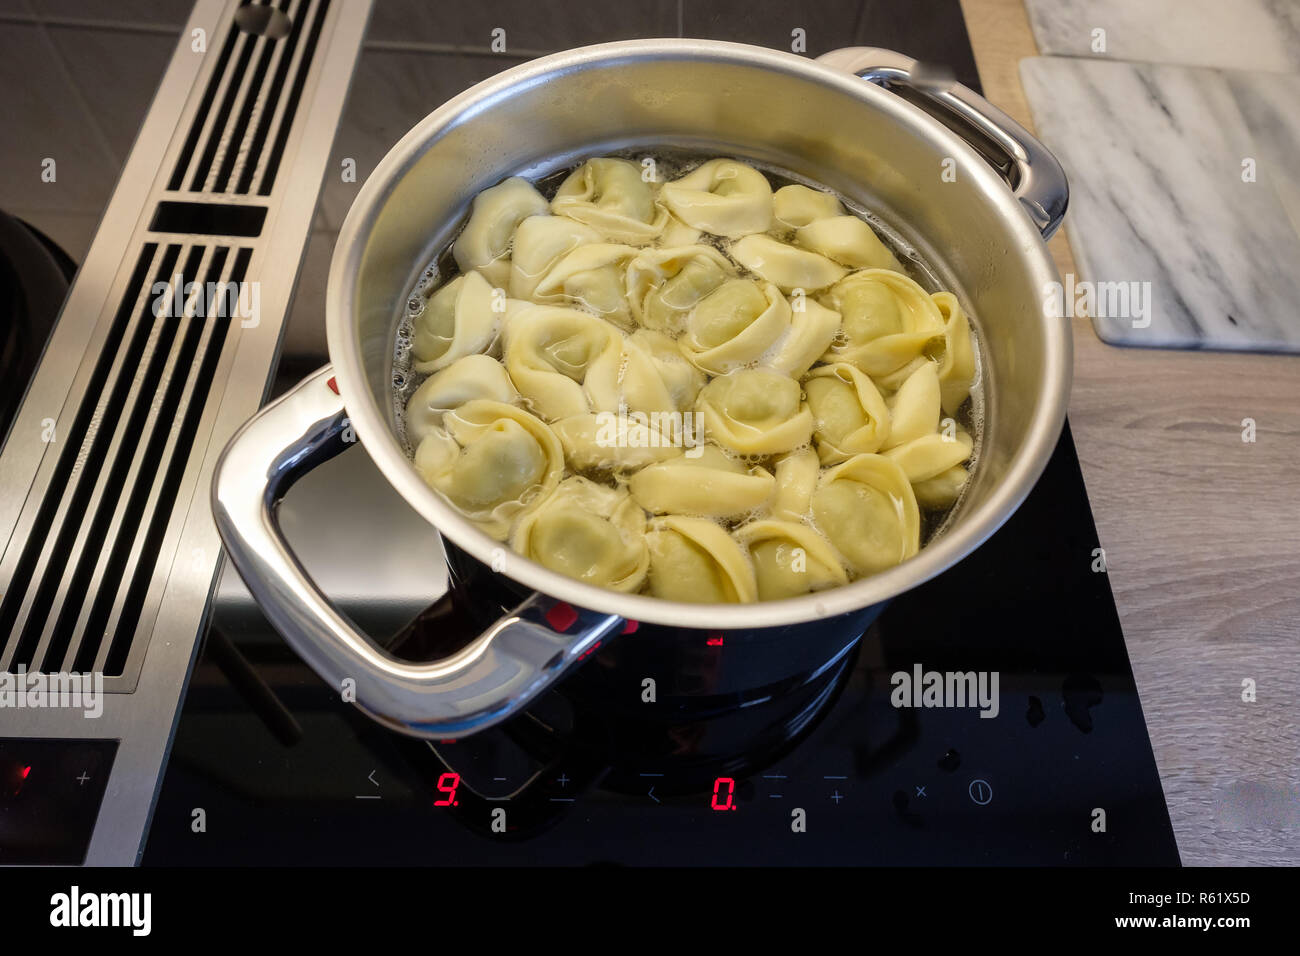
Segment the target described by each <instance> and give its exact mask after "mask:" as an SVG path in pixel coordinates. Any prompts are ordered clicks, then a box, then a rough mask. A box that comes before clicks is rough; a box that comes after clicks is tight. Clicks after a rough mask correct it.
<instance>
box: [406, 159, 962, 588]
mask: <svg viewBox="0 0 1300 956" xmlns="http://www.w3.org/2000/svg"><path fill="white" fill-rule="evenodd" d="M453 262H454V268H452V267H451V265H452V263H453ZM904 263H907V264H908V268H910V269H912V272H911V274H909V272H908V271H907V269H905V267H904ZM424 276H425V277H426V278H425V279H424V280H422V281H423V284H422V285H417V287H416V290H415V291H414V292H413V293H412V295H411V296H410V300H409V302H408V305H407V316H406V325H405V332H404V333H402V334H399V336H398V343H399V344H398V352H397V356H396V363H395V367H397V368H398V369H400V370H401V371H400V372H399V373H398V374H397V375H395V378H394V382H395V387H396V388H397V389H398V397H399V399H400V403H399V404H400V408H401V412H400V413H399V416H398V417H399V429H400V433H401V434H402V436H403V438H404V440H405V442H406V444H407V446H408V448H409V449H410V452H411V455H412V458H413V461H414V466H415V468H416V470H417V472H418V473H419V474H420V475H421V477H422V478H423V479H424V481H425V482H426V483H427V484H428V485H429V486H430V487H432V488H433V489H434V490H435V491H437V492H438V493H439V494H440V495H442V496H443V498H444V499H445V500H446V501H448V502H449V503H450V504H451V505H452V506H453V507H454V508H455V509H456V510H457V511H459V512H460V513H461V514H463V515H464V516H465V517H466V518H467V519H468V520H469V521H470V522H472V523H473V524H474V525H476V526H477V527H478V528H479V529H481V530H482V531H483V533H485V534H487V535H488V536H489V537H491V538H493V539H495V540H497V541H501V542H505V543H508V544H509V546H510V547H511V548H513V549H514V550H515V551H517V552H518V553H519V554H521V555H523V556H524V557H526V558H528V559H530V560H532V561H534V562H536V563H538V564H540V565H542V566H544V567H546V568H549V569H551V570H552V571H556V572H558V573H560V574H564V575H567V576H569V577H572V578H575V579H576V580H578V581H582V582H585V583H587V584H591V585H595V586H598V587H602V588H608V589H611V590H613V591H618V592H622V593H625V594H647V595H651V596H653V597H657V598H662V599H664V600H670V601H686V602H693V603H719V602H722V603H741V602H751V601H779V600H786V599H792V598H798V597H800V596H803V595H808V594H813V593H816V592H819V591H823V590H825V589H828V588H836V587H841V586H844V585H846V584H849V583H850V582H852V581H854V580H856V579H858V578H861V577H864V576H867V575H872V574H878V573H880V572H882V571H885V570H887V569H889V568H891V567H893V566H895V565H897V564H899V563H900V562H902V561H906V560H907V559H908V558H910V557H912V556H913V555H914V554H916V553H917V551H918V550H919V549H920V548H921V547H922V546H923V545H924V543H925V540H926V538H927V536H928V535H930V534H932V533H935V531H936V529H941V527H942V524H943V522H944V520H946V517H947V515H948V514H949V513H951V512H952V510H953V509H954V507H956V506H958V505H959V504H960V502H961V499H962V496H963V493H964V492H965V490H966V488H967V486H968V484H969V483H970V478H971V473H972V469H973V468H974V460H973V456H974V453H975V451H976V448H977V445H978V442H977V437H978V435H979V427H978V424H979V414H980V410H981V409H982V396H981V394H980V391H979V389H978V388H977V385H978V361H977V356H978V352H977V350H976V348H975V344H974V340H973V338H972V324H971V320H970V318H969V317H968V315H967V313H966V311H965V309H964V308H963V306H962V304H961V302H960V300H959V299H958V297H957V296H956V295H955V294H953V293H952V292H949V291H942V290H940V291H929V290H927V288H926V286H924V285H923V284H922V283H928V284H929V285H930V287H931V288H933V287H934V285H935V283H934V281H933V279H932V278H931V277H929V276H928V275H927V274H925V273H924V272H923V271H922V270H921V267H920V266H919V264H918V263H916V261H915V260H914V259H913V258H911V257H910V256H906V255H902V256H900V255H899V254H898V252H896V250H895V247H894V246H891V244H890V243H889V242H887V241H886V240H885V239H884V238H882V236H881V235H879V234H878V233H877V231H876V229H875V228H873V225H872V224H871V223H870V222H869V221H868V220H867V219H866V218H865V217H864V216H862V215H859V214H857V213H856V212H855V211H854V210H853V209H851V208H850V206H849V205H848V204H847V203H846V202H845V201H844V200H843V199H841V198H840V197H838V196H836V195H834V194H833V193H831V192H828V191H826V190H823V189H818V188H815V187H814V186H812V185H810V184H807V183H798V182H790V181H789V180H786V179H783V178H782V177H780V176H777V175H776V174H772V173H767V172H764V171H762V170H760V169H758V168H756V167H755V166H753V165H750V164H748V163H746V162H743V161H741V160H739V159H735V158H729V157H719V158H715V159H708V160H706V161H703V162H700V161H698V160H695V161H689V160H688V161H686V162H679V161H677V160H675V159H671V158H670V159H666V160H664V161H662V162H656V161H655V158H654V157H641V156H632V155H628V156H617V157H613V156H611V157H593V158H591V159H588V160H586V161H585V162H583V163H581V164H580V165H578V166H577V167H575V168H572V169H570V170H569V171H568V172H567V173H562V174H559V175H557V176H555V177H550V178H548V179H547V180H544V181H543V182H542V183H540V184H534V183H532V182H529V181H527V180H525V179H522V178H518V177H516V178H512V179H507V180H505V181H504V182H502V183H500V184H499V185H496V186H493V187H491V188H489V189H486V190H484V191H483V192H481V193H480V194H479V195H478V196H476V197H475V198H474V200H473V202H472V204H471V206H470V210H469V214H468V217H467V220H466V223H465V225H464V228H463V229H462V230H461V232H460V234H459V236H458V237H457V238H456V240H455V241H454V242H453V244H452V246H451V248H450V250H449V251H448V253H447V254H445V255H444V256H443V257H441V258H440V259H439V261H438V262H437V263H435V264H434V265H433V266H431V267H430V269H429V270H426V272H425V273H424ZM438 280H441V281H440V282H439V281H438Z"/></svg>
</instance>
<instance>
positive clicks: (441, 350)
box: [411, 272, 502, 372]
mask: <svg viewBox="0 0 1300 956" xmlns="http://www.w3.org/2000/svg"><path fill="white" fill-rule="evenodd" d="M492 299H493V297H492V287H491V286H489V285H488V282H487V280H486V279H484V278H483V277H482V276H481V275H479V274H478V273H477V272H467V273H465V275H463V276H457V277H456V278H455V279H452V280H451V281H450V282H448V283H447V284H446V285H445V286H443V287H442V288H441V289H439V290H438V291H437V292H435V293H434V294H433V295H432V296H430V298H429V301H428V302H427V303H426V304H425V306H424V311H422V312H421V313H420V314H419V315H417V316H416V317H415V319H414V320H413V325H414V333H415V334H414V336H413V338H412V341H411V359H412V362H411V366H412V367H413V368H414V369H415V370H416V371H417V372H436V371H438V369H441V368H446V367H447V366H448V365H450V364H451V363H452V362H455V361H456V360H457V359H460V358H464V357H465V356H467V355H474V354H476V353H478V352H485V351H487V350H489V349H490V348H491V347H492V346H493V345H494V343H495V342H496V339H497V335H498V333H499V332H500V328H501V318H502V315H501V313H500V312H498V311H497V310H496V308H495V303H494V302H493V301H492Z"/></svg>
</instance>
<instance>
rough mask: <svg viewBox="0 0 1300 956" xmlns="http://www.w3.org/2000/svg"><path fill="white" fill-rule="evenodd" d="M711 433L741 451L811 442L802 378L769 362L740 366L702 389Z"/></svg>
mask: <svg viewBox="0 0 1300 956" xmlns="http://www.w3.org/2000/svg"><path fill="white" fill-rule="evenodd" d="M696 407H697V408H698V409H699V411H700V413H701V414H702V415H703V416H704V427H705V430H706V431H707V433H708V435H709V437H710V438H712V439H713V440H714V441H715V442H717V443H718V444H719V445H721V446H722V447H724V448H727V449H730V450H731V451H733V452H735V453H736V454H737V455H774V454H777V453H779V452H783V451H793V450H794V449H795V448H798V447H799V446H800V445H806V444H808V442H809V440H810V439H811V438H812V432H813V414H812V412H811V411H809V409H808V404H807V403H806V402H805V401H804V400H803V394H802V390H801V389H800V388H799V383H798V382H796V381H795V380H794V379H792V378H790V376H788V375H784V374H782V373H781V372H778V371H775V370H774V369H769V368H753V369H741V370H740V371H738V372H732V373H730V374H728V375H721V376H719V377H718V378H715V379H714V380H713V381H711V382H710V383H709V384H708V385H705V386H704V388H703V389H701V390H700V397H699V400H698V402H697V403H696Z"/></svg>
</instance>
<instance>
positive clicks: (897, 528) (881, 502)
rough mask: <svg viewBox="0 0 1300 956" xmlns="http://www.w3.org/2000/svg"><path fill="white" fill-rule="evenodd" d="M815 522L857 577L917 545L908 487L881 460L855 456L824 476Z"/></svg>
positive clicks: (917, 523) (893, 465) (917, 521)
mask: <svg viewBox="0 0 1300 956" xmlns="http://www.w3.org/2000/svg"><path fill="white" fill-rule="evenodd" d="M812 513H813V520H814V521H815V522H816V523H817V527H818V528H820V529H821V532H822V534H824V535H825V536H826V537H827V539H828V540H829V541H830V543H831V544H832V545H834V547H835V549H836V550H837V551H838V552H839V553H840V554H841V555H842V556H843V557H844V560H845V562H846V563H847V564H848V567H849V569H850V570H851V571H853V572H854V573H856V574H877V573H879V572H881V571H884V570H887V569H888V568H892V567H893V566H894V565H896V564H899V563H901V562H903V561H906V560H907V559H908V558H910V557H911V556H912V555H914V554H916V552H917V550H918V549H919V548H920V546H921V513H920V509H919V508H918V507H917V504H916V494H915V493H914V492H913V491H912V485H911V482H909V481H908V479H907V475H906V474H904V473H903V469H902V468H901V467H899V465H898V463H897V462H895V461H893V460H891V459H889V458H886V457H885V456H883V455H872V454H864V455H854V456H853V457H852V458H850V459H849V460H848V461H846V462H843V463H842V464H839V465H835V466H834V467H832V468H830V469H828V470H827V471H825V472H823V473H822V476H821V478H820V479H819V480H818V483H817V490H816V491H814V492H813V496H812Z"/></svg>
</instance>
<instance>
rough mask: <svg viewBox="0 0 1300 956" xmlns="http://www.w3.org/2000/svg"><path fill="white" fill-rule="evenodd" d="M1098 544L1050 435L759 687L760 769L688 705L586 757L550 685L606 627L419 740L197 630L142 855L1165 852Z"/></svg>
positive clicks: (289, 665) (416, 859)
mask: <svg viewBox="0 0 1300 956" xmlns="http://www.w3.org/2000/svg"><path fill="white" fill-rule="evenodd" d="M1096 548H1097V537H1096V533H1095V531H1094V528H1093V523H1092V518H1091V514H1090V511H1089V508H1088V503H1087V497H1086V494H1085V492H1084V486H1083V481H1082V477H1081V474H1080V471H1079V466H1078V461H1077V458H1076V456H1075V453H1074V450H1073V445H1072V442H1071V439H1070V436H1069V434H1068V431H1067V433H1066V434H1065V436H1064V437H1063V438H1062V440H1061V443H1060V445H1059V446H1058V448H1057V450H1056V453H1055V455H1054V457H1053V458H1052V461H1051V463H1050V465H1049V466H1048V468H1047V471H1046V472H1045V474H1044V475H1043V478H1042V479H1041V480H1040V482H1039V483H1038V485H1037V487H1036V488H1035V490H1034V491H1033V493H1032V494H1031V495H1030V497H1029V499H1028V500H1027V501H1026V503H1025V504H1024V505H1023V506H1022V507H1021V509H1020V510H1019V511H1018V512H1017V513H1016V514H1015V515H1014V516H1013V517H1012V519H1011V520H1010V521H1009V522H1008V523H1007V524H1006V525H1005V526H1004V527H1003V528H1002V529H1001V530H1000V531H999V532H998V533H997V534H996V535H994V536H993V537H992V538H991V539H990V540H989V541H988V542H987V543H986V544H985V545H984V546H983V547H982V548H981V549H980V550H979V551H978V552H976V553H975V554H974V555H972V556H971V557H969V558H967V559H966V560H965V561H963V562H962V563H960V564H959V565H957V566H956V567H954V568H953V569H951V570H950V571H948V572H947V573H945V574H944V575H942V576H940V577H938V578H936V579H935V580H933V581H931V582H929V583H928V584H926V585H924V586H923V587H920V588H918V589H916V590H914V591H912V592H910V593H909V594H907V595H905V596H903V597H901V598H898V599H897V600H895V601H894V602H893V603H892V604H891V605H890V606H889V607H888V608H887V609H886V610H885V612H884V613H883V614H882V615H881V616H880V617H879V618H878V619H877V620H876V621H875V622H874V624H872V626H871V627H870V629H869V630H868V631H867V633H866V635H865V636H864V638H863V639H862V640H861V641H860V642H858V644H857V645H856V646H855V647H853V648H852V649H851V650H850V651H849V652H848V653H847V654H846V655H844V657H843V659H842V660H840V661H835V662H832V663H831V664H830V665H828V667H827V668H826V669H825V671H824V672H823V673H821V674H819V675H818V677H817V680H816V681H813V682H811V683H812V685H814V686H809V687H806V688H800V689H796V690H795V691H793V692H792V693H791V694H790V695H789V700H788V701H785V702H784V703H783V704H780V705H779V706H785V707H787V709H788V714H787V717H786V719H784V721H783V722H782V723H781V726H783V727H784V728H785V729H786V731H787V733H786V738H787V739H786V744H785V746H780V745H777V746H775V747H771V748H770V749H769V751H768V752H767V753H766V754H765V755H760V756H759V759H758V760H757V762H752V761H751V762H747V761H746V759H745V758H746V756H747V755H746V753H745V751H746V750H747V748H748V745H749V744H751V743H753V744H755V745H757V740H751V739H746V737H745V736H744V731H743V730H742V731H740V733H739V735H738V736H736V737H735V738H734V739H731V740H719V738H718V736H717V735H716V734H713V732H712V730H710V729H709V722H710V720H711V719H712V718H713V717H714V716H715V715H710V714H700V715H688V718H687V719H685V720H683V721H682V722H681V723H679V724H678V725H676V726H674V727H673V728H671V729H670V730H668V731H666V733H667V735H668V736H669V737H670V738H671V739H670V741H669V746H668V748H667V749H664V748H657V749H656V748H655V747H652V746H646V747H645V748H644V753H645V754H646V755H647V756H645V757H643V758H642V759H643V760H644V761H645V762H644V763H643V764H640V765H638V764H637V760H636V758H637V754H636V753H632V752H627V751H624V752H621V753H620V752H610V751H604V750H602V747H601V742H600V741H601V739H602V736H603V735H602V734H601V733H596V734H594V735H593V734H592V733H591V732H590V729H591V728H592V727H593V726H600V725H601V724H602V720H603V717H602V715H601V714H600V713H599V712H597V713H594V714H593V713H585V714H584V713H582V712H581V707H582V704H581V703H579V704H578V705H576V706H577V710H578V712H577V713H575V705H574V704H573V703H572V701H570V700H568V699H567V698H569V697H572V696H574V695H573V694H572V693H571V688H572V686H576V685H580V684H581V683H582V681H583V670H585V669H588V668H590V669H593V672H596V671H599V669H600V668H601V666H602V663H601V658H602V655H605V654H611V653H612V652H613V651H614V650H615V649H616V646H617V642H614V643H613V644H611V647H610V648H608V649H602V650H601V651H598V652H597V653H596V655H595V656H594V657H593V658H592V659H591V660H589V661H587V662H585V663H584V665H583V667H582V669H580V670H579V672H578V674H577V675H575V676H574V677H572V678H570V679H568V680H567V681H566V682H565V683H564V684H562V685H561V687H560V688H559V690H558V691H557V692H553V693H551V694H548V695H547V696H546V697H545V698H544V699H543V700H541V701H539V703H538V706H536V707H535V708H533V711H532V713H531V715H530V716H526V717H522V718H518V719H516V720H515V721H513V722H511V723H508V724H505V725H503V726H502V727H501V728H497V729H493V730H489V731H487V732H485V733H483V734H480V735H478V736H476V737H473V738H469V739H467V740H465V741H456V742H447V741H444V742H434V743H423V742H419V741H412V740H408V739H405V738H400V737H397V736H395V735H393V734H391V733H389V732H386V731H384V730H382V729H380V728H379V727H378V726H377V725H374V724H373V723H372V722H371V721H370V720H369V719H368V718H366V717H364V716H362V715H361V714H359V713H358V712H356V711H355V710H354V709H353V708H352V707H350V706H349V705H346V704H343V703H342V702H340V701H339V699H338V697H337V695H336V694H333V693H332V692H331V691H330V689H329V688H327V687H325V686H324V685H323V684H322V683H321V682H320V681H319V680H318V679H317V678H316V677H315V675H314V674H312V673H311V672H310V671H309V670H308V669H307V668H306V667H305V666H304V665H302V664H301V663H299V662H298V661H297V659H296V658H295V657H294V656H293V655H292V654H291V653H290V652H289V651H288V650H287V649H285V648H283V647H282V646H278V645H275V644H267V643H260V642H259V643H257V644H253V645H249V653H248V654H246V655H245V654H243V653H241V652H240V651H239V649H238V647H237V646H236V645H234V644H233V643H232V642H231V641H230V640H229V639H228V638H227V637H225V636H224V635H222V634H220V633H218V634H216V635H215V636H214V635H209V643H208V646H207V649H206V652H205V655H204V658H203V660H202V661H201V662H200V663H199V665H198V667H197V671H196V674H195V678H194V681H193V683H192V685H191V689H190V692H189V696H188V699H187V701H186V704H185V708H184V712H183V714H182V717H181V720H180V724H179V727H178V729H177V734H176V740H175V744H174V746H173V750H172V755H171V761H170V764H169V767H168V771H167V774H166V777H165V782H164V785H163V788H162V793H161V797H160V800H159V803H158V807H157V810H156V812H155V815H154V821H153V825H152V830H151V835H150V839H149V843H148V847H147V851H146V853H145V856H144V862H145V863H146V864H223V863H228V864H236V863H278V864H299V863H304V864H305V863H312V864H516V865H518V864H542V863H563V864H597V863H626V864H676V865H695V864H774V865H797V864H949V865H951V864H956V865H961V864H1085V865H1097V864H1176V863H1177V862H1178V854H1177V849H1176V846H1175V842H1174V837H1173V832H1172V829H1171V827H1170V824H1169V818H1168V814H1167V811H1166V808H1165V804H1164V798H1163V794H1162V790H1161V786H1160V781H1159V778H1158V776H1157V773H1156V767H1155V762H1154V759H1153V757H1152V752H1151V746H1150V743H1149V741H1148V738H1147V735H1146V729H1145V724H1144V722H1143V717H1142V709H1141V706H1140V704H1139V702H1138V696H1137V691H1136V688H1135V686H1134V682H1133V676H1132V672H1131V671H1130V669H1129V663H1128V657H1127V654H1126V651H1125V648H1124V641H1123V636H1122V633H1121V630H1120V626H1119V621H1118V619H1117V616H1116V612H1115V606H1114V603H1113V601H1112V599H1111V595H1110V587H1109V584H1108V582H1107V580H1106V575H1105V573H1104V572H1098V571H1095V570H1094V569H1093V568H1094V563H1095V561H1096V557H1095V549H1096ZM219 626H220V621H218V627H219ZM725 637H726V635H725V634H722V635H714V636H708V635H700V636H699V638H698V640H699V644H700V646H699V648H698V651H699V656H698V658H696V661H697V663H698V667H699V676H700V680H701V681H705V682H707V681H708V680H709V676H710V675H711V674H716V673H718V672H720V671H723V670H725V669H727V668H729V667H743V662H742V661H733V660H729V659H728V654H729V649H728V645H727V644H726V641H725ZM637 638H638V634H628V635H624V636H623V637H621V638H619V639H618V640H619V641H635V640H637ZM231 648H234V650H233V651H232V650H231ZM231 653H234V654H235V656H236V657H235V660H236V662H235V663H234V664H232V663H231V660H230V656H229V655H230V654H231ZM735 653H737V654H738V653H741V651H739V650H737V651H736V652H735ZM245 665H247V668H248V671H247V673H245V672H244V670H243V668H244V666H245ZM936 675H937V676H936ZM948 675H962V677H961V679H960V680H958V679H956V678H952V679H950V678H949V677H948ZM904 678H906V680H905V679H904ZM918 678H919V679H918ZM940 681H941V684H940ZM259 682H264V683H259ZM959 688H964V689H965V696H966V699H965V700H964V701H963V700H962V699H961V696H960V695H959V694H957V693H956V691H957V690H958V689H959ZM577 696H578V697H579V698H581V695H580V694H579V695H577ZM963 703H964V705H965V706H962V704H963ZM918 705H919V706H918ZM954 705H955V706H954ZM281 708H282V709H281ZM696 717H698V719H695V718H696ZM612 719H617V718H612ZM584 728H585V729H584ZM723 736H724V737H725V732H724V734H723ZM767 743H769V744H770V743H771V742H770V741H767ZM727 747H730V748H731V750H732V751H734V752H732V753H730V754H728V753H725V752H724V751H726V748H727ZM705 751H709V752H710V753H711V755H712V757H715V758H716V759H713V760H712V761H711V762H710V761H704V762H703V763H696V764H693V765H689V766H688V765H687V764H684V763H683V762H682V760H681V758H683V757H688V758H689V756H690V755H691V754H692V753H694V752H698V753H701V754H703V753H704V752H705ZM667 756H670V757H671V758H672V759H665V757H667ZM673 766H681V767H683V768H685V769H683V770H682V771H681V772H680V773H679V774H675V773H674V772H673V771H672V769H671V768H672V767H673ZM732 767H737V768H740V769H738V770H732V769H729V768H732ZM666 768H668V769H667V770H666ZM702 770H704V771H707V773H705V774H704V775H703V776H701V771H702ZM199 809H201V810H202V814H201V817H202V819H201V821H200V822H199V823H196V820H198V817H196V811H197V810H199Z"/></svg>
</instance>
